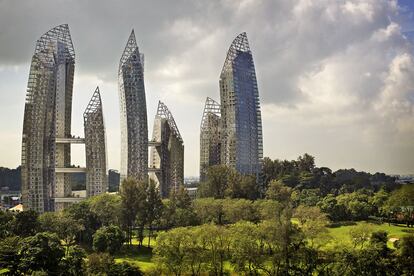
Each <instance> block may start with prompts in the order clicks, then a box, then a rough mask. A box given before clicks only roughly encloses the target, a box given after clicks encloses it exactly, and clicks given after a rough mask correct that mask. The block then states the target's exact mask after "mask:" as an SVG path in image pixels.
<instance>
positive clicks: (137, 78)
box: [118, 30, 148, 180]
mask: <svg viewBox="0 0 414 276" xmlns="http://www.w3.org/2000/svg"><path fill="white" fill-rule="evenodd" d="M118 85H119V87H118V88H119V98H120V101H119V102H120V113H121V180H122V179H124V178H126V177H133V178H135V179H137V180H146V179H147V177H148V126H147V106H146V100H145V87H144V59H143V55H141V54H140V52H139V49H138V46H137V42H136V39H135V33H134V30H132V32H131V35H130V36H129V39H128V42H127V45H126V47H125V50H124V52H123V54H122V57H121V60H120V63H119V70H118Z"/></svg>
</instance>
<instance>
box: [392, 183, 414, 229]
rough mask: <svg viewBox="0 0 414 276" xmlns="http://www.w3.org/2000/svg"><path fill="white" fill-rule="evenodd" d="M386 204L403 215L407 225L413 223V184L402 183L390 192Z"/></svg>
mask: <svg viewBox="0 0 414 276" xmlns="http://www.w3.org/2000/svg"><path fill="white" fill-rule="evenodd" d="M386 206H387V207H388V209H389V210H390V209H391V210H392V209H394V210H396V211H397V213H398V212H400V213H401V214H403V216H404V220H405V222H406V224H407V227H410V225H413V224H414V184H406V185H403V186H402V187H401V188H399V189H398V190H395V191H393V192H392V193H391V196H390V198H389V199H388V201H387V203H386Z"/></svg>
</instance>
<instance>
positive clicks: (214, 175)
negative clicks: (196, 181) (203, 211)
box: [197, 165, 231, 198]
mask: <svg viewBox="0 0 414 276" xmlns="http://www.w3.org/2000/svg"><path fill="white" fill-rule="evenodd" d="M230 172H231V169H230V168H228V167H227V166H225V165H216V166H211V167H209V168H208V169H207V181H205V182H203V183H200V186H199V190H198V193H197V194H198V196H199V197H214V198H224V195H225V190H226V188H227V182H228V176H229V174H230Z"/></svg>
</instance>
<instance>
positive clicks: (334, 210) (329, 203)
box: [317, 194, 347, 221]
mask: <svg viewBox="0 0 414 276" xmlns="http://www.w3.org/2000/svg"><path fill="white" fill-rule="evenodd" d="M317 206H318V207H319V208H320V209H321V210H322V212H324V213H326V214H327V215H328V217H329V219H331V220H333V221H339V220H342V219H345V218H346V217H347V214H346V207H345V206H343V205H339V204H338V201H337V199H336V197H335V195H333V194H328V195H326V196H325V197H324V198H322V199H321V200H320V201H319V202H318V203H317Z"/></svg>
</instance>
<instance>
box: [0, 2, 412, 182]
mask: <svg viewBox="0 0 414 276" xmlns="http://www.w3.org/2000/svg"><path fill="white" fill-rule="evenodd" d="M120 2H121V1H100V0H91V1H64V0H58V1H55V0H44V1H35V0H28V1H7V0H0V166H5V167H11V168H13V167H17V166H18V165H20V162H21V161H20V154H21V136H22V126H23V111H24V101H25V100H24V99H25V95H26V87H27V80H28V73H29V68H30V61H31V57H32V55H33V52H34V47H35V42H36V40H37V39H38V38H39V37H40V36H41V35H42V34H43V33H45V32H46V31H48V30H49V29H51V28H52V27H54V26H56V25H59V24H62V23H67V24H69V28H70V32H71V35H72V40H73V43H74V48H75V53H76V65H75V68H76V69H75V79H74V92H73V110H72V132H73V134H74V135H76V136H83V135H84V134H83V118H82V114H83V111H84V109H85V108H86V105H87V103H88V101H89V99H90V97H91V95H92V93H93V91H94V90H95V88H96V86H97V85H99V87H100V91H101V93H102V101H103V110H104V116H105V123H106V130H107V147H108V161H109V164H108V165H109V166H108V167H109V168H113V169H119V167H120V126H119V125H120V117H119V99H118V87H117V85H118V84H117V70H118V63H119V59H120V57H121V54H122V51H123V49H124V47H125V44H126V42H127V39H128V36H129V34H130V32H131V29H132V28H134V29H135V34H136V37H137V42H138V46H139V49H140V52H143V53H144V54H145V86H146V87H145V88H146V97H147V110H148V119H149V124H148V129H149V136H152V124H153V118H154V116H155V113H156V106H157V104H158V100H161V101H163V102H164V103H165V104H166V105H167V106H168V107H169V109H170V110H171V112H172V113H173V115H174V118H175V120H176V122H177V125H178V128H179V130H180V132H181V135H182V137H183V140H184V145H185V175H186V176H194V175H198V173H199V127H200V122H201V116H202V112H203V105H204V102H205V98H206V97H207V96H208V97H211V98H213V99H215V100H217V101H219V85H218V81H219V75H220V72H221V69H222V66H223V63H224V60H225V56H226V52H227V50H228V47H229V46H230V43H231V41H232V40H233V39H234V38H235V37H236V36H237V35H238V34H239V33H241V32H243V31H246V32H247V35H248V39H249V43H250V47H251V49H252V53H253V58H254V62H255V67H256V74H257V79H258V86H259V94H260V100H261V108H262V118H263V131H264V137H263V140H264V156H268V157H270V158H272V159H276V158H278V159H289V160H291V159H296V158H297V157H298V156H299V155H301V154H303V153H305V152H307V153H309V154H311V155H313V156H315V157H316V164H317V165H318V166H327V167H330V168H332V169H334V170H335V169H340V168H355V169H357V170H364V171H369V172H377V171H379V172H385V173H399V174H408V173H414V15H413V14H414V3H413V2H412V1H410V0H404V1H398V2H397V1H392V0H343V1H335V0H319V1H310V0H297V1H291V0H278V1H272V0H269V1H266V0H243V1H231V0H222V1H185V0H180V1H174V3H172V1H158V0H157V1H133V0H127V1H122V2H121V3H120ZM84 162H85V160H84V148H83V146H75V145H74V146H72V163H74V164H79V165H83V164H84Z"/></svg>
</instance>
